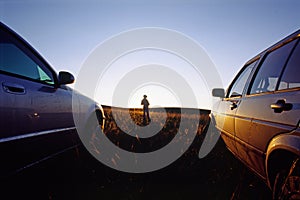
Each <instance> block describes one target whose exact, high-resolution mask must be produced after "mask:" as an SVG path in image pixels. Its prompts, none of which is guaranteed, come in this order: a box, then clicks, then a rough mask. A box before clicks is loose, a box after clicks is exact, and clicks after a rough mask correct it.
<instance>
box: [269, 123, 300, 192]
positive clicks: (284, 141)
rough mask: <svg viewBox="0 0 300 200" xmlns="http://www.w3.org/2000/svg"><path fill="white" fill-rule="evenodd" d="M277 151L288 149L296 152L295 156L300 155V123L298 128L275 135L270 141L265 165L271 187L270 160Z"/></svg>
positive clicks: (290, 151) (293, 152) (292, 152)
mask: <svg viewBox="0 0 300 200" xmlns="http://www.w3.org/2000/svg"><path fill="white" fill-rule="evenodd" d="M276 151H286V152H289V153H291V154H294V155H295V156H300V127H299V123H298V126H297V128H295V129H294V130H292V131H291V132H289V133H282V134H279V135H277V136H275V137H274V138H273V139H272V140H271V141H270V143H269V145H268V149H267V152H266V160H265V166H266V175H267V182H268V185H269V187H272V183H271V180H270V178H271V177H270V173H271V172H270V171H269V169H271V168H269V167H270V166H269V160H270V157H271V156H272V155H273V153H274V152H276Z"/></svg>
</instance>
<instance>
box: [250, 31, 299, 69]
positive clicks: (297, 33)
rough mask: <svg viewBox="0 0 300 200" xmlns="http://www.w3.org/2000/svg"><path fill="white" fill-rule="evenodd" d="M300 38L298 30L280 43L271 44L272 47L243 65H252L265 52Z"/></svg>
mask: <svg viewBox="0 0 300 200" xmlns="http://www.w3.org/2000/svg"><path fill="white" fill-rule="evenodd" d="M298 37H300V29H298V30H297V31H295V32H293V33H292V34H290V35H288V36H286V37H285V38H283V39H281V40H280V41H278V42H276V43H275V44H273V45H272V46H270V47H268V48H267V49H265V50H263V51H262V52H260V53H259V54H257V55H256V56H254V57H253V58H251V59H250V60H249V61H247V62H246V64H245V65H249V64H250V63H252V62H253V61H255V60H257V59H258V58H259V57H261V56H262V55H264V54H265V53H266V52H268V51H270V50H272V49H275V48H277V47H278V46H282V45H284V44H286V43H287V42H289V41H291V40H294V39H295V38H298Z"/></svg>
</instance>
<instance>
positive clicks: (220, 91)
mask: <svg viewBox="0 0 300 200" xmlns="http://www.w3.org/2000/svg"><path fill="white" fill-rule="evenodd" d="M212 95H213V97H220V98H224V97H225V90H224V89H223V88H214V89H213V90H212Z"/></svg>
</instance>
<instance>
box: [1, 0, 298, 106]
mask: <svg viewBox="0 0 300 200" xmlns="http://www.w3.org/2000/svg"><path fill="white" fill-rule="evenodd" d="M299 8H300V1H298V0H282V1H278V0H270V1H264V0H262V1H256V0H255V1H253V0H252V1H238V0H229V1H226V0H224V1H223V0H220V1H215V0H204V1H202V0H150V1H139V0H128V1H126V0H115V1H114V0H111V1H110V0H100V1H83V0H82V1H76V0H75V1H69V0H65V1H62V2H61V1H57V0H54V1H50V0H48V1H43V0H41V1H38V0H30V1H26V0H24V1H23V0H20V1H19V0H4V1H3V0H0V20H1V21H2V22H4V23H5V24H6V25H8V26H9V27H11V28H12V29H14V30H15V31H16V32H18V33H19V34H21V35H22V36H23V37H24V38H25V39H26V40H27V41H28V42H29V43H30V44H32V45H33V46H34V47H35V48H36V49H37V50H38V51H39V52H40V53H41V54H42V55H43V56H44V57H45V58H46V60H47V61H48V62H49V63H50V64H51V65H52V67H53V68H54V69H56V71H60V70H68V71H71V72H72V73H73V74H74V75H75V76H76V75H77V74H78V72H79V69H80V67H81V65H82V63H83V62H84V60H85V59H86V57H87V56H88V55H89V53H90V52H91V51H92V50H93V49H94V48H95V47H96V46H97V45H98V44H100V43H101V42H103V41H104V40H106V39H107V38H109V37H111V36H113V35H116V34H118V33H120V32H122V31H126V30H130V29H133V28H139V27H162V28H167V29H173V30H176V31H179V32H181V33H183V34H186V35H188V36H189V37H191V38H193V39H194V40H196V41H197V42H198V43H199V44H200V45H202V47H203V48H204V49H205V50H206V52H207V53H208V54H209V56H210V58H211V59H212V60H213V62H214V63H215V65H216V68H217V69H218V71H219V73H220V75H221V77H222V81H223V84H224V86H225V87H226V86H228V84H229V83H230V81H231V80H232V78H233V77H234V75H235V74H236V73H237V72H238V70H239V69H240V68H241V67H242V65H243V64H244V63H245V62H246V61H247V60H248V59H250V58H252V57H253V56H255V55H256V54H258V53H259V52H260V51H262V50H264V49H265V48H267V47H268V46H270V45H271V44H273V43H275V42H276V41H278V40H280V39H282V38H283V37H285V36H287V35H288V34H290V33H292V32H294V31H296V30H297V29H299V28H300V12H299ZM149 98H151V97H149ZM152 101H154V102H155V103H157V104H160V105H164V103H165V102H164V103H160V102H158V101H157V102H156V100H155V99H154V97H153V99H152ZM105 103H106V102H104V104H105ZM155 103H154V104H155ZM164 106H166V105H164Z"/></svg>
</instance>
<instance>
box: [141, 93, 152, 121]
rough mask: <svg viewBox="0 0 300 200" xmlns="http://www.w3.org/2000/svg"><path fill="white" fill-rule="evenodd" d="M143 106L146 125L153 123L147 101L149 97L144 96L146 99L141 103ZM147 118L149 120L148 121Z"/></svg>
mask: <svg viewBox="0 0 300 200" xmlns="http://www.w3.org/2000/svg"><path fill="white" fill-rule="evenodd" d="M141 105H143V122H144V124H145V123H146V120H147V122H151V119H150V116H149V105H150V103H149V101H148V100H147V95H144V99H143V100H142V102H141ZM146 117H147V119H146Z"/></svg>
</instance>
